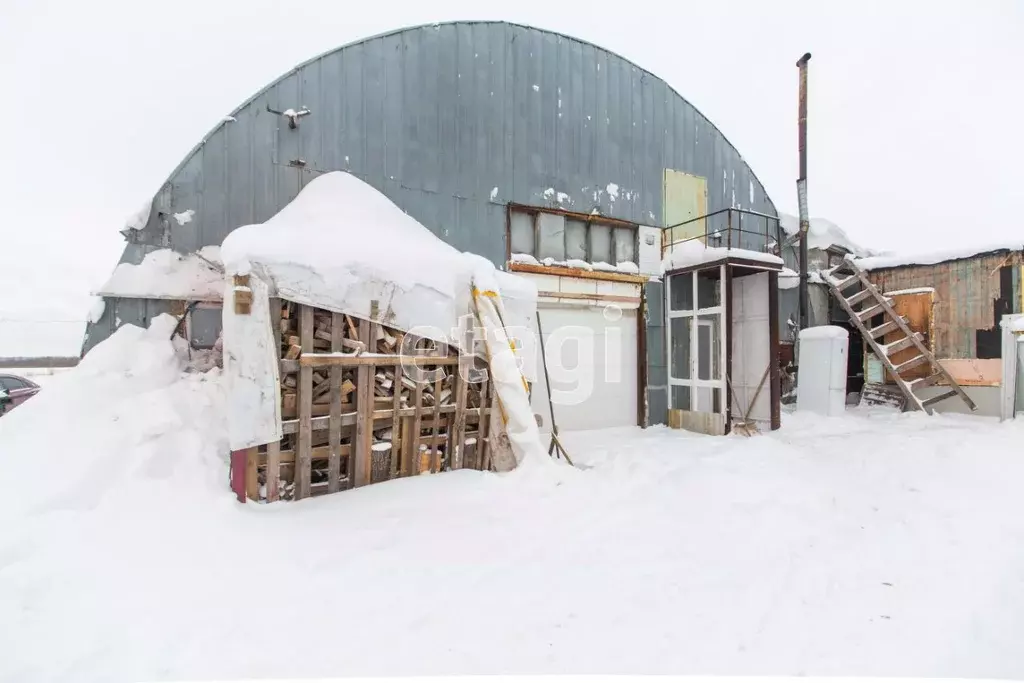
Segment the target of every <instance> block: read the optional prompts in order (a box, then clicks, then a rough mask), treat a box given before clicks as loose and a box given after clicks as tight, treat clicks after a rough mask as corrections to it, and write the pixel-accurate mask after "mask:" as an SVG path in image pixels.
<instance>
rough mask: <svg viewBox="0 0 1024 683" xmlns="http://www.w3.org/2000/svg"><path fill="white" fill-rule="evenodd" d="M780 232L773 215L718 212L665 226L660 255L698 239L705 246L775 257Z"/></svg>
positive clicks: (744, 211) (743, 210)
mask: <svg viewBox="0 0 1024 683" xmlns="http://www.w3.org/2000/svg"><path fill="white" fill-rule="evenodd" d="M781 232H782V229H781V226H780V225H779V219H778V217H777V216H770V215H768V214H766V213H759V212H757V211H749V210H747V209H735V208H730V209H720V210H718V211H715V212H714V213H709V214H706V215H704V216H698V217H697V218H691V219H690V220H687V221H683V222H682V223H676V224H675V225H670V226H668V227H666V228H665V231H664V232H663V233H662V254H664V253H665V252H668V251H670V250H671V249H672V247H673V246H675V245H677V244H682V243H683V242H690V241H692V240H701V243H702V244H704V245H705V246H708V247H725V248H727V249H747V250H750V251H760V252H766V253H770V254H775V255H776V256H778V255H779V254H780V253H781V250H782V246H781V245H782V239H781V236H782V235H781Z"/></svg>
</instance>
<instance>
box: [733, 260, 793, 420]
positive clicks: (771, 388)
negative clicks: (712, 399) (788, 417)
mask: <svg viewBox="0 0 1024 683" xmlns="http://www.w3.org/2000/svg"><path fill="white" fill-rule="evenodd" d="M729 305H730V306H731V305H732V302H731V301H730V302H729ZM768 310H769V311H771V315H769V316H768V343H769V344H770V345H771V352H770V354H769V362H770V363H771V365H770V366H769V371H768V372H769V376H770V377H771V379H770V380H769V382H770V384H769V385H768V396H769V399H768V400H769V401H771V407H770V415H771V428H772V430H773V431H774V430H776V429H779V428H781V427H782V377H781V374H780V372H779V316H778V315H776V314H775V311H778V310H779V276H778V274H777V273H769V274H768ZM729 315H731V314H729ZM726 343H727V344H729V348H732V340H731V339H726ZM756 398H757V397H756V395H755V397H754V398H753V399H751V405H753V402H754V400H756ZM748 412H749V409H748ZM722 433H723V434H724V433H725V430H724V429H723V431H722Z"/></svg>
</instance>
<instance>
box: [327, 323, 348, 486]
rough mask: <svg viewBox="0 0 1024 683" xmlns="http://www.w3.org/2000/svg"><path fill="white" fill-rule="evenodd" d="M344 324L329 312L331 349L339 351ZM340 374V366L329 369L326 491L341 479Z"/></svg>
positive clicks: (337, 484)
mask: <svg viewBox="0 0 1024 683" xmlns="http://www.w3.org/2000/svg"><path fill="white" fill-rule="evenodd" d="M344 324H345V319H344V318H343V317H342V315H341V314H340V313H332V314H331V351H341V341H342V329H341V328H342V325H344ZM341 375H342V368H340V367H337V366H335V367H332V368H331V369H330V378H329V382H330V387H331V388H330V394H331V409H330V417H329V418H328V422H329V423H330V425H329V427H328V429H329V430H330V436H329V437H328V439H329V447H330V451H331V455H330V458H329V460H328V463H327V492H328V493H334V492H336V491H337V490H338V488H339V486H340V484H339V481H340V480H341V379H342V376H341Z"/></svg>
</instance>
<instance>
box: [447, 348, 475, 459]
mask: <svg viewBox="0 0 1024 683" xmlns="http://www.w3.org/2000/svg"><path fill="white" fill-rule="evenodd" d="M466 360H467V361H468V360H469V359H468V358H467V359H466ZM469 365H470V364H469V363H468V362H463V363H460V364H459V367H458V371H457V372H456V373H455V379H454V380H452V381H454V382H455V423H454V425H452V427H451V429H449V430H448V437H449V439H448V466H449V467H450V468H451V469H453V470H460V469H462V467H463V462H464V460H465V458H464V457H463V452H464V451H465V450H466V397H467V394H468V391H467V389H468V386H469V382H467V381H466V377H468V376H469Z"/></svg>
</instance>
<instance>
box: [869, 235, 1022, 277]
mask: <svg viewBox="0 0 1024 683" xmlns="http://www.w3.org/2000/svg"><path fill="white" fill-rule="evenodd" d="M997 251H1024V240H1020V241H1017V242H996V243H992V244H988V245H981V246H974V247H960V248H957V249H943V250H937V251H933V252H928V253H919V254H886V255H882V256H870V257H867V258H859V259H856V263H857V265H858V266H860V268H861V269H862V270H881V269H883V268H900V267H902V266H932V265H935V264H938V263H945V262H946V261H957V260H960V259H969V258H972V257H974V256H980V255H981V254H990V253H992V252H997Z"/></svg>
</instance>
